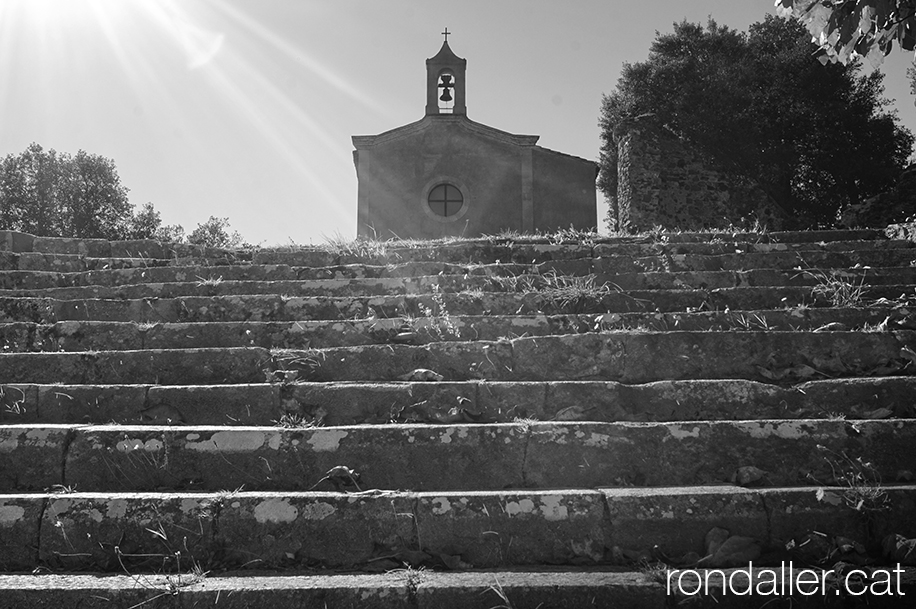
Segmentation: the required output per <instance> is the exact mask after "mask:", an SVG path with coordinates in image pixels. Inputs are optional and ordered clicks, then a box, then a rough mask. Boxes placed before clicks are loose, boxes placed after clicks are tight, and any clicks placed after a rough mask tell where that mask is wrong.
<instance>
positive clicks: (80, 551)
mask: <svg viewBox="0 0 916 609" xmlns="http://www.w3.org/2000/svg"><path fill="white" fill-rule="evenodd" d="M217 500H218V496H215V495H201V494H161V493H125V494H115V495H106V494H99V493H73V494H64V495H52V496H50V497H48V499H47V501H48V507H47V509H46V510H45V512H44V514H43V517H42V525H41V526H42V531H43V532H44V533H43V535H42V536H41V547H40V552H39V559H40V560H41V561H42V563H43V564H45V565H48V566H50V567H51V568H56V569H67V570H72V571H80V570H95V571H118V572H123V571H124V570H125V569H127V570H128V571H144V570H146V571H151V570H165V571H168V570H177V568H178V565H179V561H180V564H181V566H182V567H183V568H185V569H187V568H189V567H191V566H193V565H194V564H195V563H197V564H201V565H207V564H210V563H211V561H212V559H213V557H214V547H213V544H212V535H213V531H212V527H213V520H214V518H215V516H216V513H217ZM179 553H180V554H179Z"/></svg>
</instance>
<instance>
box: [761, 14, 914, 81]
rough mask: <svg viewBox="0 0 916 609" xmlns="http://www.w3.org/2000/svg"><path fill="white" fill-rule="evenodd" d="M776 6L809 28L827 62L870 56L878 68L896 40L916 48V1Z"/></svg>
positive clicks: (903, 44)
mask: <svg viewBox="0 0 916 609" xmlns="http://www.w3.org/2000/svg"><path fill="white" fill-rule="evenodd" d="M776 6H777V8H778V12H779V13H780V14H781V15H784V16H786V15H791V16H794V17H796V18H797V19H798V20H799V21H800V22H801V23H803V24H804V25H805V27H806V28H807V29H808V31H809V32H810V33H811V35H812V36H813V40H814V42H815V43H817V45H818V46H819V47H820V52H819V57H820V59H821V60H822V62H824V63H826V62H827V61H830V62H840V63H843V64H845V63H847V62H849V61H851V60H854V59H855V58H856V57H868V59H869V61H871V62H872V65H875V66H877V65H879V64H880V63H881V61H882V60H883V59H884V57H885V56H886V55H887V54H888V53H890V52H891V50H892V49H893V48H894V41H897V44H899V45H900V46H901V48H903V49H904V50H906V51H912V50H914V49H916V0H776Z"/></svg>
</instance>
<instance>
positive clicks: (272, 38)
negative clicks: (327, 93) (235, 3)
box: [211, 0, 384, 115]
mask: <svg viewBox="0 0 916 609" xmlns="http://www.w3.org/2000/svg"><path fill="white" fill-rule="evenodd" d="M211 1H212V4H213V5H214V6H216V7H217V8H218V9H219V10H221V11H222V12H223V13H224V14H226V15H227V16H229V17H230V18H231V19H232V20H233V21H235V22H236V23H238V24H239V25H241V26H242V27H243V28H245V29H246V30H248V31H249V32H251V33H252V34H254V35H256V36H257V37H258V38H259V39H260V40H262V41H264V42H266V43H267V44H269V45H271V46H272V47H274V48H275V49H277V50H278V51H280V52H281V53H283V54H284V55H286V56H287V57H289V58H290V59H292V60H293V61H295V62H296V63H297V64H299V65H301V66H302V67H304V68H306V69H307V70H309V71H310V72H312V73H313V74H315V75H316V76H318V77H319V78H321V79H322V80H323V81H325V82H326V83H328V84H329V85H331V86H332V87H334V88H335V89H337V90H338V91H340V92H341V93H344V94H345V95H347V97H349V98H350V99H353V100H355V101H358V102H359V103H360V104H362V105H364V106H366V107H367V108H369V109H371V110H373V111H375V112H377V113H378V114H381V115H383V114H384V110H383V109H382V108H381V106H379V105H378V104H376V103H373V101H372V96H371V95H369V94H368V92H366V91H363V90H362V89H360V88H359V87H357V86H356V85H355V84H353V83H351V82H349V81H348V80H346V79H345V78H343V77H341V76H340V75H338V74H337V73H335V72H334V71H333V70H329V69H328V68H326V67H325V66H324V65H322V64H321V62H319V61H317V60H315V59H314V58H313V57H311V56H309V55H308V54H306V53H305V52H304V51H303V50H302V49H300V48H298V47H296V46H295V45H293V44H290V43H289V42H288V41H286V40H284V39H283V38H281V37H280V36H279V35H278V34H276V33H275V32H272V31H271V30H269V29H268V28H266V27H264V26H263V25H261V24H260V23H258V22H257V21H255V20H254V19H253V18H252V17H250V16H248V15H246V14H245V13H243V12H242V11H241V10H239V9H237V8H234V7H231V6H229V5H228V4H227V3H225V2H223V1H222V0H211Z"/></svg>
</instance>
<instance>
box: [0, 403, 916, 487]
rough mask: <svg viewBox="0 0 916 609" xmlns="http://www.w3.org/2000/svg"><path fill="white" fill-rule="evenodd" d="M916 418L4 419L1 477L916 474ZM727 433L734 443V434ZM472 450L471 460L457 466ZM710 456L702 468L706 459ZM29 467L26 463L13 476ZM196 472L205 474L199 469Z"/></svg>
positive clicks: (207, 479) (546, 481)
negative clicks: (285, 422)
mask: <svg viewBox="0 0 916 609" xmlns="http://www.w3.org/2000/svg"><path fill="white" fill-rule="evenodd" d="M914 442H916V419H879V420H857V421H855V422H848V421H843V420H837V419H820V420H811V419H798V420H791V421H786V420H766V419H764V420H754V421H708V422H707V421H693V422H678V423H632V422H623V423H621V422H617V423H599V422H582V423H579V422H566V421H564V422H529V421H523V422H515V423H504V424H475V423H466V424H454V425H417V424H397V425H361V426H350V427H312V428H307V429H289V428H278V427H264V426H258V427H255V426H244V427H241V426H240V427H228V428H227V427H224V426H213V425H210V426H203V425H195V426H188V427H174V426H136V425H103V426H71V425H0V464H2V465H3V469H4V470H5V471H0V489H2V490H3V491H5V492H27V491H28V492H36V491H40V490H47V489H54V488H57V487H61V488H70V489H77V490H80V491H82V492H93V493H97V492H115V491H124V490H131V491H138V492H139V491H149V490H156V489H159V490H173V491H174V490H181V489H188V488H189V487H190V489H192V490H195V491H211V492H216V491H219V490H221V489H225V488H230V487H235V486H238V485H239V484H243V483H244V484H245V486H246V488H247V490H250V491H262V490H278V491H290V492H292V491H307V490H310V489H312V490H314V489H319V490H325V491H327V490H332V486H333V487H334V488H336V489H337V490H339V487H338V486H337V484H338V482H339V481H333V482H329V481H327V480H325V477H326V476H325V474H326V472H328V471H331V470H332V468H334V467H337V466H340V465H345V466H346V467H349V468H353V469H354V470H355V471H357V472H359V474H360V475H361V476H362V479H361V481H359V482H358V484H357V485H356V488H355V489H354V488H350V490H359V486H361V487H362V488H363V489H388V490H393V489H411V490H413V491H426V492H430V491H439V492H443V491H449V490H451V491H458V490H465V489H467V490H496V489H550V488H556V487H558V486H560V485H562V486H566V487H569V488H580V489H584V488H596V487H605V486H607V487H621V486H631V485H632V486H636V487H639V488H658V487H664V486H672V485H676V484H690V485H705V484H709V485H714V484H728V483H729V482H732V483H734V482H735V481H738V482H740V483H741V484H742V485H745V486H763V487H796V486H809V485H810V484H811V483H812V480H813V481H817V482H820V483H823V484H827V483H829V482H830V481H831V480H832V479H833V477H835V476H837V473H836V472H837V471H838V470H839V471H844V472H845V471H846V468H847V467H849V465H848V463H847V461H848V460H850V459H856V458H858V459H864V460H865V461H866V462H868V463H870V466H869V467H868V468H865V467H864V466H862V467H859V470H860V473H861V474H862V475H863V476H864V477H867V478H868V479H871V478H873V479H874V480H876V481H877V480H887V481H892V480H898V481H899V480H902V479H909V480H912V479H913V471H916V455H910V454H909V451H908V448H909V447H910V446H911V445H912V444H913V443H914ZM726 447H727V448H726ZM455 462H459V463H461V464H462V467H459V468H450V467H449V465H450V464H451V463H455ZM701 465H702V470H703V471H702V473H698V472H697V470H696V469H695V468H697V467H700V466H701ZM13 472H15V476H13ZM191 480H193V481H194V482H193V483H190V482H189V481H191Z"/></svg>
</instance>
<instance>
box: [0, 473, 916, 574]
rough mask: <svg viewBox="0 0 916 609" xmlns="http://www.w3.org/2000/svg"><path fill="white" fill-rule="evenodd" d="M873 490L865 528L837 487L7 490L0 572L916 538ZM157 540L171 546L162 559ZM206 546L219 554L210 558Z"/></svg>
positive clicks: (907, 489)
mask: <svg viewBox="0 0 916 609" xmlns="http://www.w3.org/2000/svg"><path fill="white" fill-rule="evenodd" d="M874 488H875V489H880V491H881V492H882V493H883V497H884V498H885V503H884V506H885V507H884V508H883V509H882V511H880V512H874V513H873V514H871V516H872V518H871V519H870V520H869V521H868V523H866V522H865V520H864V519H863V517H862V514H860V513H859V512H857V511H856V510H855V509H854V508H853V507H851V505H850V504H849V501H850V499H849V498H845V497H844V495H843V494H842V493H843V489H842V488H836V487H821V486H816V487H815V486H812V487H798V488H765V489H746V488H741V487H734V486H714V487H711V486H694V487H665V488H615V489H610V488H600V489H595V490H575V489H553V490H537V491H471V492H423V493H407V492H363V493H350V494H347V493H317V492H299V493H278V492H246V491H243V490H239V491H225V492H221V493H64V494H47V493H41V494H4V495H0V516H2V518H3V527H4V538H0V543H3V544H4V545H5V546H6V549H7V550H8V553H6V554H3V555H0V568H2V569H3V570H5V571H13V570H19V571H21V570H24V569H34V568H35V567H37V566H39V564H41V563H39V562H37V561H38V560H39V559H40V560H41V561H46V563H45V564H47V565H48V566H52V567H55V568H62V569H65V570H72V569H83V570H87V569H89V570H93V565H98V566H101V569H99V568H98V567H96V568H95V570H106V571H110V572H116V571H121V569H122V568H123V562H120V561H117V560H114V554H117V549H116V547H115V546H118V545H120V544H121V543H122V542H123V543H124V544H129V545H125V546H124V547H125V548H127V549H126V550H125V556H128V550H130V552H129V556H130V557H132V559H133V560H135V561H136V560H137V559H140V562H138V563H136V564H138V565H143V564H146V565H147V566H148V567H150V566H151V567H152V568H161V566H162V565H164V564H167V563H165V562H164V561H163V558H167V557H172V558H173V559H174V558H175V557H177V556H178V554H177V553H176V550H178V549H181V554H180V556H181V560H182V561H186V560H187V561H191V560H193V559H194V558H195V557H196V558H198V559H201V560H204V561H207V562H205V563H204V564H203V565H202V566H203V568H210V567H222V568H232V567H234V566H241V565H243V564H244V565H251V564H252V563H251V560H252V558H258V557H260V558H258V560H257V561H255V565H257V566H258V567H259V568H271V569H272V568H276V567H281V566H287V567H295V566H297V565H299V566H305V565H312V564H315V562H316V561H317V563H318V564H321V565H323V566H326V567H330V568H334V567H353V566H357V565H361V566H365V565H368V564H371V563H373V562H374V561H376V560H379V559H380V558H382V557H385V558H390V557H392V556H408V557H409V556H411V553H412V552H413V551H422V552H424V553H425V557H416V562H417V564H433V563H434V562H435V561H438V560H442V561H445V564H449V562H447V561H449V560H452V561H454V560H456V559H457V560H460V563H464V565H463V568H471V567H478V568H493V567H498V566H518V565H525V564H534V565H548V564H566V565H571V564H577V565H578V564H586V565H608V564H620V562H621V558H623V557H625V556H627V555H628V554H627V553H628V552H629V553H630V555H631V556H634V557H637V556H641V555H643V554H642V553H644V552H645V553H647V554H646V555H647V556H651V555H652V554H651V553H652V552H655V551H656V550H654V549H653V548H656V547H657V548H658V549H659V550H660V551H661V552H663V553H664V555H666V556H669V557H672V558H671V560H675V561H683V562H684V563H687V562H689V561H690V560H691V558H690V556H691V555H693V557H694V558H692V560H693V561H696V560H697V559H698V558H699V554H698V553H699V552H703V548H705V547H706V542H705V539H706V537H707V535H708V533H709V531H710V530H711V529H712V528H725V529H727V534H728V535H732V536H741V537H745V538H748V537H749V538H752V539H756V540H757V541H756V542H754V544H753V545H756V546H758V548H759V549H760V550H761V551H764V552H765V553H766V554H768V553H776V555H777V558H778V556H781V555H783V554H784V552H785V551H786V549H787V548H786V546H787V543H788V542H789V541H791V540H796V543H800V542H801V541H802V540H803V538H804V536H806V535H810V534H811V533H812V531H820V532H821V533H824V534H828V535H830V536H834V535H836V536H842V537H847V538H849V539H853V540H857V541H859V542H862V543H865V542H868V541H869V539H871V541H872V542H874V541H875V540H877V541H878V542H880V540H882V539H884V538H885V536H887V535H889V534H899V535H903V536H904V537H905V538H913V537H916V521H914V519H913V518H912V515H913V507H912V506H913V500H914V498H916V485H913V484H908V485H888V486H880V487H874ZM857 496H858V495H854V496H853V499H854V498H855V497H857ZM157 531H158V533H157ZM866 536H867V537H866ZM510 538H511V539H512V540H513V543H512V545H511V546H507V545H506V544H507V543H508V540H509V539H510ZM119 540H120V541H119ZM163 540H165V541H166V542H169V540H174V541H173V542H169V544H170V545H167V546H166V547H165V549H164V548H163V545H162V542H163ZM181 540H183V541H181ZM214 544H216V546H215V547H216V548H223V549H224V550H225V551H228V554H224V555H222V557H220V556H218V555H214V554H213V551H214ZM510 548H511V550H512V551H511V555H510V552H509V549H510ZM614 548H617V549H616V550H615V549H614ZM634 552H635V554H634ZM113 553H114V554H113ZM150 553H154V554H152V558H153V560H152V561H150V560H149V559H150V556H151V555H150ZM405 553H406V554H405ZM443 556H445V558H443ZM756 556H758V557H761V561H763V560H768V561H771V560H774V559H773V557H772V556H770V558H766V559H765V558H763V556H765V554H760V553H759V552H758V553H757V554H756ZM677 557H680V558H677ZM214 558H215V559H216V560H215V561H214ZM431 559H435V560H431ZM127 560H131V559H130V558H128V559H127ZM409 560H414V559H413V558H409ZM630 560H633V559H632V558H631V559H630ZM711 566H724V565H722V564H719V565H716V564H712V565H711Z"/></svg>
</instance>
